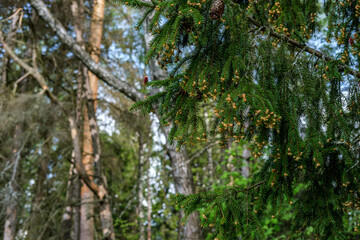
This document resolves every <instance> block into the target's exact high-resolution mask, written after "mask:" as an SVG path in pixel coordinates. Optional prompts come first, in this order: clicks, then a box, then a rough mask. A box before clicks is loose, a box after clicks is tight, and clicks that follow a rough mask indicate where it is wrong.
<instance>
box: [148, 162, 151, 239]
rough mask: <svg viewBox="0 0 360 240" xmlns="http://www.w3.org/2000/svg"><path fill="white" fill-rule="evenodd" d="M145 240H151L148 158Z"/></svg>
mask: <svg viewBox="0 0 360 240" xmlns="http://www.w3.org/2000/svg"><path fill="white" fill-rule="evenodd" d="M147 166H148V167H147V168H148V169H147V205H148V208H147V240H151V211H152V204H151V185H150V157H148V158H147Z"/></svg>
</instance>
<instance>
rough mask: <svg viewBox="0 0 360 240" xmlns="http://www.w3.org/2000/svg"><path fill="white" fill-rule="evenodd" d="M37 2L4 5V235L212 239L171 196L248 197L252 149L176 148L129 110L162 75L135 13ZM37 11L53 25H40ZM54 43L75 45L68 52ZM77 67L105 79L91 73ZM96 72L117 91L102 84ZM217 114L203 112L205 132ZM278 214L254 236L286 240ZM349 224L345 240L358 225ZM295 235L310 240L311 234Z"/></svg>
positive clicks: (92, 1) (0, 211) (212, 142)
mask: <svg viewBox="0 0 360 240" xmlns="http://www.w3.org/2000/svg"><path fill="white" fill-rule="evenodd" d="M43 2H44V3H45V4H44V5H41V4H42V1H39V0H33V1H31V4H30V2H29V1H25V0H2V1H0V223H1V224H0V226H1V227H0V235H1V236H3V238H4V239H5V240H13V239H31V240H35V239H74V240H80V239H81V240H94V239H127V240H131V239H140V240H145V239H147V240H151V239H157V240H170V239H179V240H180V239H205V238H206V237H207V236H208V234H210V233H211V232H212V229H211V228H209V229H202V228H201V226H200V225H201V221H200V216H199V214H198V213H196V212H195V213H192V215H191V216H190V217H189V218H188V219H187V221H186V222H184V221H183V220H182V219H183V217H184V212H183V211H181V207H180V206H177V205H175V204H174V202H173V201H172V200H171V199H170V195H171V194H175V193H181V194H186V195H188V194H195V193H202V192H207V191H213V190H215V191H216V190H218V189H223V188H224V187H229V186H230V187H231V186H240V187H246V186H249V184H250V179H251V177H252V176H253V175H254V173H256V172H257V171H258V170H260V169H261V168H262V167H263V165H264V162H263V161H262V160H261V159H260V158H254V157H253V154H251V152H250V150H249V149H248V148H247V146H248V145H249V142H248V141H246V140H241V141H236V142H234V141H231V140H229V141H228V142H226V144H225V145H224V146H223V147H221V148H220V147H219V137H218V136H217V135H214V136H212V137H208V139H207V141H203V142H197V143H195V144H193V145H192V146H189V145H186V146H182V147H181V148H180V149H176V148H177V147H176V145H174V144H173V143H172V142H170V140H169V139H168V135H169V132H170V128H169V127H170V126H164V125H161V124H160V121H159V116H158V113H157V112H156V111H154V112H153V113H151V114H149V115H147V114H144V113H143V112H142V111H130V110H129V108H130V107H131V106H132V105H133V104H134V103H135V102H136V101H139V100H142V99H143V98H144V96H145V94H148V92H147V90H146V85H147V81H148V80H149V81H154V80H159V79H164V78H166V77H167V75H168V73H167V72H166V71H165V70H164V69H161V68H160V66H159V65H158V63H156V62H155V61H154V60H151V61H150V62H149V63H146V61H145V55H146V53H147V51H148V50H149V47H148V46H149V43H150V42H151V41H152V37H153V36H152V35H151V34H149V33H148V32H147V31H144V29H147V28H146V27H144V28H141V29H138V31H135V29H134V28H135V27H134V26H135V23H136V22H138V21H139V20H140V19H141V18H142V16H143V12H142V11H143V10H141V9H134V8H130V7H128V6H126V5H121V4H118V3H117V2H116V1H105V0H56V1H55V0H46V1H43ZM35 6H37V7H36V8H37V9H35V8H34V7H35ZM42 6H43V7H46V8H47V9H48V10H49V12H48V13H49V14H50V17H53V20H54V19H56V20H54V21H53V22H51V21H50V20H49V21H45V20H44V19H43V18H42V17H40V16H39V11H40V7H42ZM44 13H45V14H46V12H45V10H44ZM151 17H152V16H151V15H149V16H148V17H147V19H146V20H145V22H144V25H145V26H146V25H147V24H149V23H150V22H151ZM58 25H60V26H62V27H63V29H60V28H57V30H55V29H56V26H58ZM54 26H55V28H54ZM59 34H60V35H61V34H63V36H65V37H64V38H66V37H70V38H71V39H69V41H68V42H67V43H64V40H63V39H60V38H59ZM71 41H74V42H75V43H76V46H78V47H79V49H78V50H76V49H75V50H74V49H70V48H69V45H73V43H72V42H71ZM81 50H82V51H85V52H86V53H87V55H81V54H82V51H81ZM79 56H83V57H79ZM79 58H83V59H85V62H86V61H87V63H86V64H89V65H91V64H93V63H100V66H102V68H97V70H98V72H97V73H96V74H94V73H93V72H91V71H89V68H88V66H87V65H86V64H84V62H83V61H80V60H79ZM94 66H95V65H94ZM103 69H106V70H108V71H109V72H111V73H112V74H113V75H114V76H115V77H116V78H117V79H119V81H117V80H116V79H115V80H114V81H112V82H109V81H107V80H102V79H99V78H98V76H99V75H101V74H103V75H104V74H105V75H106V72H104V71H103ZM108 79H112V78H111V77H109V78H108ZM214 106H215V105H214V103H213V102H208V103H204V104H203V105H202V109H201V110H200V114H201V115H202V117H203V118H204V119H205V124H206V126H205V127H206V129H208V130H209V131H210V128H211V126H212V125H213V123H214V121H215V118H216V116H215V115H214V113H213V112H212V111H210V110H211V109H212V108H213V107H214ZM302 187H303V186H302V185H300V186H298V187H297V188H296V189H295V194H294V195H295V196H296V194H297V193H298V192H301V191H302ZM274 211H275V210H274V209H273V206H272V205H271V204H270V203H269V204H268V206H267V210H266V211H265V212H264V213H263V215H262V223H263V224H262V226H261V227H262V231H263V232H264V234H265V236H266V239H286V238H287V237H288V236H289V234H290V232H292V231H291V217H292V209H291V206H290V205H289V206H287V207H284V208H282V210H281V211H282V215H281V217H277V218H275V217H274ZM354 214H355V213H354ZM356 214H358V210H357V212H356ZM202 218H204V216H202ZM345 223H346V226H345V228H346V229H347V231H349V232H352V231H353V229H354V226H356V225H355V224H357V223H358V222H357V221H356V218H348V219H346V221H345ZM302 234H304V235H303V237H304V236H305V239H306V238H307V239H315V238H313V235H312V234H313V229H312V228H308V229H306V232H305V233H302ZM189 236H191V237H189ZM294 236H297V235H296V234H295V235H294ZM239 239H242V238H239ZM353 239H358V238H356V236H355V235H354V238H353Z"/></svg>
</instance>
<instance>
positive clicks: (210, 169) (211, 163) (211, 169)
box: [205, 112, 214, 188]
mask: <svg viewBox="0 0 360 240" xmlns="http://www.w3.org/2000/svg"><path fill="white" fill-rule="evenodd" d="M205 122H206V127H207V131H208V132H210V118H209V114H208V113H207V112H205ZM206 152H207V156H208V165H207V171H208V178H209V183H208V186H209V188H211V186H212V185H213V182H214V160H213V154H212V148H207V149H206Z"/></svg>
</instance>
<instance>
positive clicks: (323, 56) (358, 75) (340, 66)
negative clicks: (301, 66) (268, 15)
mask: <svg viewBox="0 0 360 240" xmlns="http://www.w3.org/2000/svg"><path fill="white" fill-rule="evenodd" d="M230 4H231V5H233V6H234V7H239V6H238V4H236V3H234V2H230ZM243 14H244V15H246V13H245V12H243ZM246 18H247V19H248V21H249V22H251V23H252V24H254V25H255V26H256V27H257V28H258V29H259V30H260V29H261V30H264V29H265V30H268V31H269V34H270V36H272V37H274V38H277V39H280V40H282V41H284V42H287V43H288V44H290V45H292V46H294V47H297V48H299V49H301V50H302V51H305V52H307V53H310V54H311V55H314V56H316V57H318V58H319V59H323V60H324V61H326V62H331V61H335V59H333V58H331V57H329V56H328V55H326V54H325V53H323V52H321V51H319V50H316V49H314V48H311V47H309V46H307V45H306V44H305V43H301V42H299V41H296V40H294V39H292V38H290V37H288V36H286V35H285V34H281V33H277V32H276V31H274V29H273V28H272V27H271V26H264V25H263V24H261V23H260V22H259V21H257V20H256V19H255V18H253V17H251V16H248V15H246ZM337 67H338V69H339V70H340V71H341V72H346V73H348V74H350V75H352V76H354V77H356V78H358V79H360V72H359V71H357V70H355V69H353V68H351V67H349V66H347V65H344V64H338V65H337Z"/></svg>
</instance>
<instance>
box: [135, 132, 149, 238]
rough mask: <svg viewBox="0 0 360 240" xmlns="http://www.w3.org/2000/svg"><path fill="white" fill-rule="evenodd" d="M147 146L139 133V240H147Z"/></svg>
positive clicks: (137, 208) (137, 211)
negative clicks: (145, 169) (145, 219)
mask: <svg viewBox="0 0 360 240" xmlns="http://www.w3.org/2000/svg"><path fill="white" fill-rule="evenodd" d="M146 147H147V144H146V142H144V141H143V139H142V136H141V134H140V133H139V168H138V187H137V193H138V196H137V200H138V205H137V207H136V214H137V217H138V220H137V221H138V231H139V240H145V226H144V207H143V201H144V165H145V158H146V157H145V155H146V153H145V150H146Z"/></svg>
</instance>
